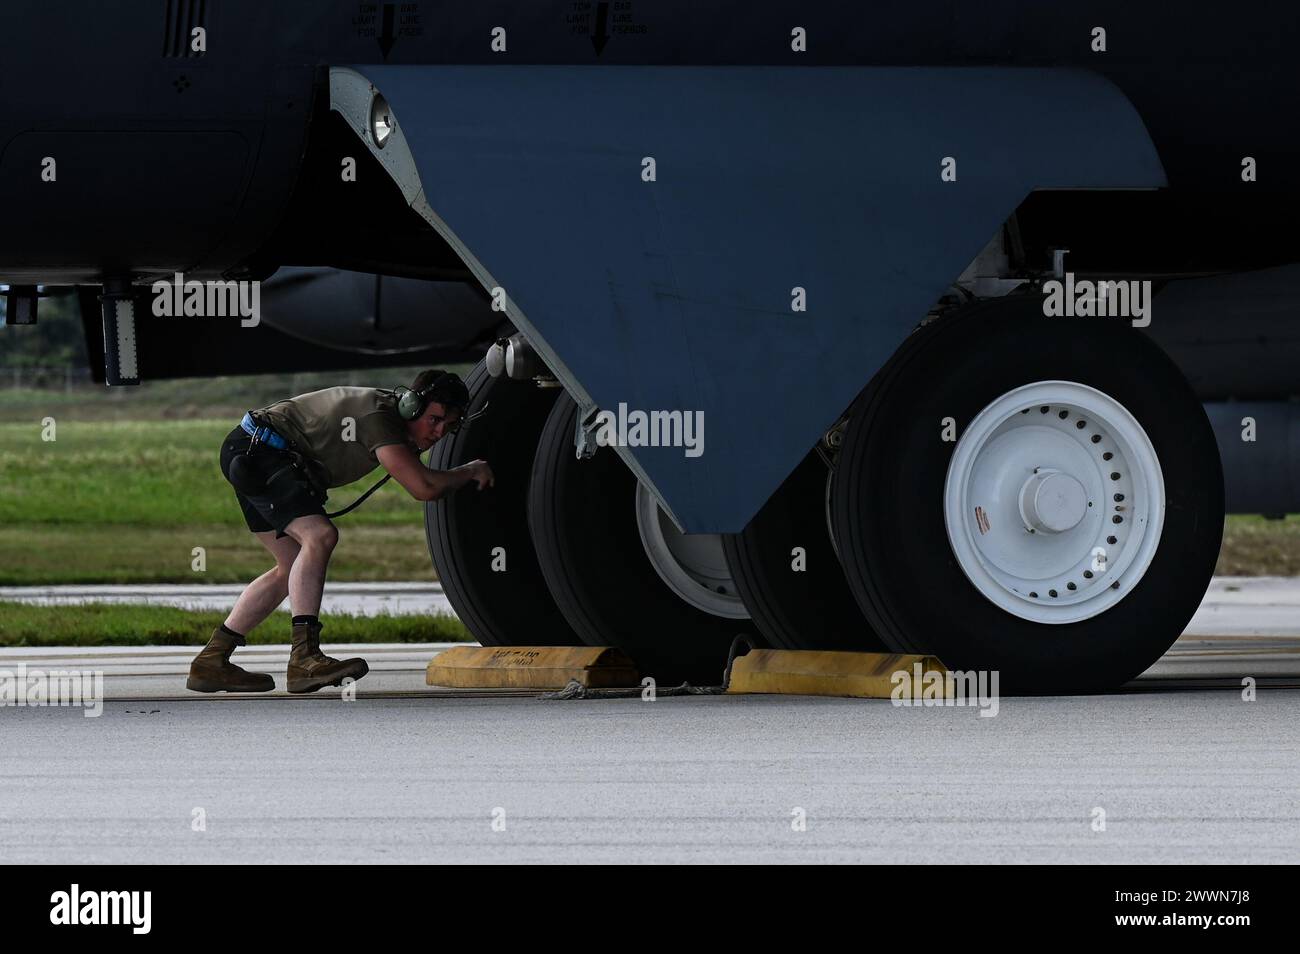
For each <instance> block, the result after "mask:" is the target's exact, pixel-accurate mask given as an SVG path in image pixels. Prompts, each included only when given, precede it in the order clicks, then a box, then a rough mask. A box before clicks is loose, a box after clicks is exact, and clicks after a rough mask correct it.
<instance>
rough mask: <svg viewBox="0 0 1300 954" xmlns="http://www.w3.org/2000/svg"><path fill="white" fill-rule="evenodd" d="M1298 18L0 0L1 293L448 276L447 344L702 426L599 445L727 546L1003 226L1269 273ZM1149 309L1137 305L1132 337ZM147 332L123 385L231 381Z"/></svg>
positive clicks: (1171, 270)
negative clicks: (682, 437)
mask: <svg viewBox="0 0 1300 954" xmlns="http://www.w3.org/2000/svg"><path fill="white" fill-rule="evenodd" d="M196 27H201V28H202V29H203V30H204V31H205V50H203V51H202V52H201V53H199V52H196V51H194V50H193V49H191V48H190V45H189V43H188V42H187V40H186V37H188V36H190V35H191V31H192V30H193V29H194V28H196ZM1097 27H1102V28H1104V29H1105V31H1106V50H1105V52H1099V51H1096V50H1094V49H1093V47H1094V44H1095V38H1094V29H1095V28H1097ZM1298 27H1300V12H1298V11H1297V9H1296V8H1295V6H1294V5H1292V4H1276V5H1271V4H1264V5H1252V7H1251V8H1250V15H1249V16H1243V15H1241V12H1240V11H1239V10H1235V9H1225V8H1221V7H1218V6H1215V5H1210V4H1193V5H1190V6H1188V5H1184V6H1182V7H1179V8H1178V10H1177V13H1176V16H1171V14H1170V13H1169V12H1168V11H1167V10H1166V9H1164V8H1160V7H1157V5H1155V4H1151V5H1149V6H1148V5H1141V7H1140V8H1138V9H1134V5H1133V4H1129V3H1119V2H1115V3H1091V4H1075V5H1070V6H1069V8H1068V9H1066V8H1063V7H1062V6H1061V5H1055V4H1040V3H1036V2H1030V0H1022V2H990V3H980V4H975V3H959V2H955V0H950V2H933V3H927V2H909V3H891V4H874V5H860V6H859V5H854V6H849V5H839V4H825V5H812V6H810V5H808V4H802V3H794V2H791V3H760V4H752V3H751V4H740V3H735V4H731V3H728V4H707V5H705V4H699V3H684V2H683V3H677V2H659V3H645V2H643V0H626V2H610V3H603V2H586V0H577V2H574V0H569V2H565V3H528V4H506V3H492V2H474V3H433V2H412V3H398V4H384V3H359V2H348V3H341V2H339V3H321V2H314V3H309V2H299V3H292V2H280V3H274V4H265V3H253V2H246V3H240V2H225V3H218V2H211V0H209V2H206V3H204V2H198V0H167V2H158V3H121V4H108V3H71V4H61V5H51V4H44V3H30V4H21V3H15V4H9V5H8V6H6V8H5V10H4V11H3V13H0V29H3V35H4V36H5V37H6V40H7V41H8V42H7V44H6V47H7V48H6V55H5V58H4V61H3V63H0V76H2V77H3V82H2V83H0V208H3V209H4V210H5V227H4V228H3V229H0V283H8V284H13V285H34V284H44V285H80V286H97V285H100V284H101V283H104V282H106V281H110V280H118V281H131V282H135V283H137V284H145V283H149V282H152V281H154V280H156V279H158V278H163V277H170V276H171V275H172V274H173V273H174V272H177V271H180V272H183V273H185V275H186V277H188V278H199V279H202V278H216V277H227V278H245V279H263V278H267V277H269V276H270V275H271V274H273V273H274V272H275V271H276V270H277V269H279V268H281V267H284V266H303V267H309V268H320V267H332V268H340V269H351V270H356V271H364V272H382V273H384V274H387V275H392V276H400V277H405V278H408V279H424V280H429V281H434V282H439V283H462V284H464V285H466V286H468V287H470V288H471V289H473V296H474V297H475V298H476V299H477V300H479V301H481V302H482V307H483V309H484V312H483V314H482V317H481V319H475V318H470V319H469V320H467V321H466V322H465V323H464V325H462V326H458V328H457V331H456V333H455V334H448V333H447V332H446V329H445V328H444V329H443V333H442V334H441V336H440V335H439V333H437V332H436V331H434V330H433V329H436V328H437V327H438V325H439V316H438V315H436V314H431V315H430V317H429V322H430V328H431V332H430V337H429V341H430V342H431V343H433V342H440V347H442V348H443V351H441V352H439V353H442V354H445V355H449V356H450V355H464V356H472V355H473V354H474V353H475V351H476V349H481V348H482V347H483V346H484V345H485V344H486V342H487V341H488V340H490V339H491V337H492V336H494V335H495V334H496V333H498V332H499V329H500V319H501V317H502V316H501V315H500V314H496V313H492V312H490V310H488V306H487V297H486V294H485V289H487V288H490V287H493V286H494V285H495V286H500V287H502V288H503V289H505V291H506V293H507V294H508V296H509V302H510V308H509V310H508V311H507V314H506V318H507V319H508V320H509V322H510V323H511V324H513V325H514V326H515V327H517V328H519V329H520V330H523V331H525V332H526V333H528V335H529V337H530V340H532V341H533V343H534V344H535V346H536V347H537V348H538V350H539V352H540V353H541V354H542V355H543V357H544V358H545V359H546V360H547V363H548V365H550V367H551V369H552V370H553V371H554V372H555V373H556V375H557V376H558V377H559V378H560V379H561V380H562V382H563V383H564V384H565V385H566V387H567V388H568V390H569V391H570V393H571V394H573V396H574V397H575V398H576V399H577V400H578V401H579V403H580V404H583V405H594V406H600V407H604V408H612V407H616V406H617V405H618V404H619V403H627V404H628V405H629V406H631V407H639V408H665V409H672V408H680V409H684V410H702V411H703V412H704V414H705V419H706V421H707V434H706V439H707V444H706V447H707V451H706V453H704V454H703V455H701V456H700V457H699V458H694V459H691V458H686V457H685V456H684V455H683V454H682V453H681V451H680V449H671V448H624V449H621V453H622V454H623V456H624V458H625V460H627V461H628V463H629V464H630V465H632V466H633V468H634V470H636V472H637V473H638V475H639V476H641V477H642V478H643V479H644V480H645V481H646V482H648V483H649V484H650V485H651V486H652V487H653V488H654V489H655V490H656V491H657V493H658V496H659V498H660V500H661V501H662V502H663V504H664V505H665V507H666V508H667V509H668V510H669V512H670V513H671V514H672V515H673V517H674V518H675V519H676V520H677V522H678V524H679V525H680V526H682V527H683V528H684V529H686V530H688V531H697V532H732V531H737V530H739V529H740V528H741V527H743V526H744V525H745V523H746V522H747V521H748V519H749V518H750V517H751V516H752V515H753V514H754V513H755V512H756V511H757V510H758V508H759V507H760V506H761V505H762V503H763V501H764V500H766V499H767V498H768V496H769V495H770V494H771V493H772V491H773V490H774V489H775V488H776V487H777V486H778V485H779V484H780V482H781V480H782V479H784V477H785V476H786V475H787V474H788V473H789V472H790V471H791V470H792V469H793V467H794V466H795V465H796V464H797V463H798V461H799V460H800V459H802V457H803V455H804V454H805V453H806V452H807V449H808V448H809V447H810V446H811V445H812V444H813V443H814V442H815V441H816V439H817V437H818V436H819V435H820V434H821V433H822V432H823V431H824V430H825V429H826V427H828V426H829V425H830V424H832V423H833V422H834V421H835V420H836V418H837V417H838V416H839V415H840V414H841V413H842V412H843V410H844V409H845V408H846V407H847V406H848V405H849V403H850V402H851V401H852V399H853V397H854V396H855V395H856V394H857V393H858V392H859V391H860V389H861V388H862V386H863V385H864V384H865V383H866V382H867V381H868V380H869V379H870V377H871V376H872V374H874V372H875V371H876V370H877V369H878V368H879V367H880V365H881V364H882V363H883V362H884V361H885V360H886V359H887V358H888V356H889V355H890V354H891V353H892V352H893V350H894V349H895V348H896V347H897V345H898V343H899V342H900V341H901V340H902V339H903V337H904V336H905V335H906V334H907V332H908V330H909V329H910V328H911V327H913V326H914V325H915V324H916V322H917V321H918V320H920V319H921V318H922V317H923V316H924V315H925V313H926V311H927V309H928V308H930V307H931V306H932V305H933V303H934V302H935V301H936V300H937V299H938V298H939V296H940V295H942V294H943V293H944V291H945V290H946V289H947V288H948V286H949V285H950V284H951V283H952V281H953V280H954V279H955V278H956V277H957V276H958V274H960V273H961V271H962V270H963V268H965V266H966V264H967V263H969V262H970V261H971V260H972V259H973V258H974V256H975V255H976V254H977V253H978V252H979V251H980V249H981V248H983V247H984V245H985V244H986V243H987V242H988V241H989V239H990V238H991V237H992V236H993V235H994V234H995V233H996V232H997V230H998V229H999V228H1000V227H1001V226H1002V224H1003V223H1004V222H1006V221H1007V220H1008V219H1010V218H1011V217H1012V216H1014V217H1015V221H1016V224H1017V231H1018V236H1019V244H1018V250H1017V261H1016V262H1015V263H1014V264H1015V266H1016V268H1017V272H1018V273H1020V274H1026V275H1033V274H1039V275H1042V274H1046V273H1047V271H1048V270H1049V269H1050V267H1051V258H1050V250H1052V249H1059V248H1065V249H1069V250H1070V252H1069V257H1068V258H1067V260H1066V261H1067V266H1068V267H1069V268H1071V269H1072V270H1073V271H1074V272H1076V273H1077V274H1080V275H1089V274H1091V275H1099V276H1105V277H1107V278H1122V277H1130V278H1147V279H1151V280H1153V281H1155V282H1156V283H1157V284H1158V287H1161V288H1166V287H1167V288H1173V287H1174V286H1175V285H1176V284H1177V283H1179V282H1187V281H1195V280H1199V279H1204V278H1207V277H1211V276H1217V275H1227V274H1238V273H1247V272H1252V271H1256V270H1264V269H1284V268H1285V267H1286V266H1289V265H1292V264H1295V263H1300V231H1298V230H1296V229H1294V228H1293V227H1292V222H1291V220H1292V218H1293V210H1294V209H1295V208H1296V207H1297V204H1296V198H1297V196H1296V194H1295V193H1296V186H1295V184H1294V182H1293V180H1292V176H1291V169H1292V167H1293V163H1294V162H1295V160H1296V159H1297V158H1298V157H1297V153H1300V133H1297V132H1296V130H1295V127H1294V124H1293V123H1291V122H1290V121H1289V120H1288V118H1287V115H1288V114H1287V113H1286V108H1287V106H1288V105H1289V104H1293V103H1295V102H1296V101H1297V96H1296V94H1297V93H1298V92H1300V67H1298V66H1297V65H1296V60H1295V57H1294V55H1293V51H1292V50H1291V46H1290V44H1291V43H1292V42H1293V40H1294V38H1295V37H1296V36H1297V35H1300V30H1298V29H1297V28H1298ZM498 29H500V30H502V31H504V43H505V47H504V49H503V50H500V49H494V48H493V42H494V39H497V38H499V37H500V35H499V34H498V35H495V36H494V31H495V30H498ZM796 29H801V30H803V31H804V34H805V35H806V49H805V50H803V51H796V50H795V49H793V48H792V46H793V44H792V31H794V30H796ZM498 45H499V44H498ZM332 67H348V68H350V69H351V70H352V71H354V72H355V73H356V74H359V75H360V76H362V77H364V78H365V79H366V80H368V81H369V82H370V83H372V84H373V85H374V87H375V88H376V89H377V90H378V91H379V92H381V93H382V94H383V95H384V96H385V97H386V98H387V99H388V101H389V103H390V104H391V105H392V108H393V114H394V116H395V118H396V121H397V124H398V128H399V129H400V130H401V131H402V133H403V135H404V137H405V140H406V143H407V144H408V145H409V147H410V150H411V154H412V155H413V157H414V160H415V164H416V167H417V169H418V174H419V181H420V183H421V185H422V187H423V190H424V196H425V198H426V199H427V200H428V204H429V207H430V208H431V209H432V211H433V213H434V214H435V215H436V216H437V219H438V220H437V221H436V222H435V221H430V220H429V219H428V218H422V217H421V216H420V215H419V214H417V211H415V210H413V209H412V208H411V206H410V205H409V204H408V203H407V201H405V200H404V198H403V196H402V194H401V192H400V191H399V189H398V187H397V185H396V184H395V183H394V181H393V180H392V179H391V178H390V177H389V175H388V174H387V172H386V171H385V170H384V168H383V167H382V166H381V165H380V163H379V161H378V158H377V155H376V150H375V149H374V148H373V146H371V145H367V144H366V143H365V142H363V141H361V140H360V139H358V137H357V136H356V134H355V133H354V132H353V130H351V129H349V128H348V127H347V125H346V124H345V123H344V122H343V121H342V119H341V117H340V115H339V113H338V112H337V111H334V110H331V108H330V107H331V102H330V87H329V70H330V68H332ZM665 67H672V69H665ZM344 156H351V157H354V158H355V159H356V160H357V163H358V172H359V175H358V180H357V182H356V183H348V184H344V183H342V182H340V179H339V176H338V168H339V162H340V160H341V158H342V157H344ZM647 156H652V157H654V158H655V160H656V163H657V177H656V179H655V181H653V182H646V181H645V180H643V179H642V178H641V175H640V173H641V170H642V160H643V158H644V157H647ZM46 157H53V158H54V159H55V160H56V161H57V178H56V179H55V180H54V181H45V180H44V179H43V178H42V169H43V162H44V160H45V159H46ZM945 157H955V159H956V162H957V168H958V177H957V180H956V181H954V182H947V181H943V180H941V178H940V163H941V160H942V159H944V158H945ZM1245 157H1250V158H1251V159H1253V160H1254V163H1255V165H1256V168H1257V169H1258V174H1257V177H1256V179H1255V181H1250V182H1247V181H1243V177H1242V174H1241V173H1242V162H1243V159H1244V158H1245ZM1165 283H1168V284H1167V285H1166V284H1165ZM795 286H799V287H802V288H805V289H806V290H807V297H808V310H807V311H806V312H798V313H795V312H792V311H791V307H790V302H791V290H792V288H794V287H795ZM1252 287H1253V286H1252V283H1251V282H1250V281H1249V280H1246V281H1242V282H1241V283H1240V284H1239V285H1238V286H1237V294H1238V295H1239V296H1240V297H1239V300H1240V301H1241V302H1243V303H1246V304H1247V305H1248V303H1249V301H1250V298H1251V296H1252V294H1253V292H1252ZM1275 293H1276V288H1275V283H1274V285H1273V286H1270V291H1269V292H1268V294H1269V295H1275ZM1270 300H1272V299H1270ZM467 301H470V300H469V299H467ZM466 309H467V313H468V314H470V315H472V311H473V305H472V302H471V303H469V304H467V306H466ZM1247 311H1249V308H1247ZM1178 315H1179V311H1178V310H1177V309H1174V308H1172V307H1171V309H1170V311H1169V312H1168V313H1165V312H1163V311H1162V310H1161V299H1160V298H1159V297H1158V298H1157V304H1156V311H1155V316H1156V317H1155V327H1153V328H1152V329H1150V331H1151V333H1152V334H1155V335H1157V337H1159V335H1160V334H1164V333H1167V332H1168V330H1169V329H1171V328H1172V327H1174V326H1175V325H1176V323H1177V322H1178V320H1179V319H1178ZM152 325H153V321H152V320H151V319H148V318H145V319H143V320H142V322H141V327H140V340H141V347H142V352H141V364H142V366H143V368H144V374H145V376H146V377H148V376H152V377H165V376H169V375H171V374H196V373H218V372H230V371H234V370H238V369H239V368H240V363H239V362H240V354H241V351H243V350H245V349H244V348H242V347H240V345H239V344H235V343H234V342H239V341H240V340H241V339H239V338H237V337H233V336H237V335H239V334H240V332H239V331H238V330H237V329H235V328H231V329H230V331H229V335H230V336H232V337H231V338H230V340H231V341H232V344H231V345H230V346H229V347H227V348H221V347H216V346H212V347H207V346H205V347H203V348H201V349H197V348H196V349H194V350H195V351H196V352H197V353H196V354H191V355H188V356H186V357H183V358H181V357H177V356H176V354H177V353H176V345H177V343H178V340H180V339H178V338H177V335H178V334H181V333H180V332H178V331H177V330H176V328H175V326H174V325H173V326H172V327H170V328H168V329H167V330H166V331H165V332H163V331H159V332H158V333H157V334H151V327H152ZM206 334H209V335H210V336H212V337H214V338H215V337H219V335H218V334H217V333H216V332H214V331H212V330H211V329H209V331H208V332H206ZM291 334H292V333H291ZM299 336H301V337H306V338H308V339H310V337H311V336H310V334H305V335H294V336H293V337H285V338H284V340H283V341H279V340H277V342H276V345H275V348H283V350H284V354H285V356H286V363H288V364H292V361H293V357H292V352H293V344H292V342H293V340H294V337H299ZM182 337H183V335H182ZM318 339H319V336H318ZM162 341H166V342H167V344H166V346H165V347H164V346H162V345H161V344H160V342H162ZM314 344H316V345H317V346H321V345H322V341H321V340H317V341H315V342H314ZM353 344H354V345H355V346H356V350H357V351H361V352H367V353H371V354H372V356H373V354H374V353H377V352H384V351H385V350H389V351H391V352H393V354H394V355H397V354H400V353H401V352H402V351H403V346H402V345H400V344H394V345H393V346H392V347H391V348H387V349H386V348H385V345H384V342H383V340H382V337H379V338H376V337H374V336H371V338H370V339H368V340H367V343H366V344H365V345H364V346H362V345H360V344H357V343H356V342H354V343H353ZM267 350H274V349H267ZM265 353H266V352H265V351H263V354H265ZM407 355H408V357H409V352H407ZM394 360H397V359H396V357H394ZM1292 366H1294V365H1292ZM1276 376H1277V377H1280V378H1282V380H1281V381H1280V382H1279V383H1280V385H1281V389H1280V390H1279V391H1275V392H1273V393H1272V394H1271V396H1273V397H1278V396H1283V395H1285V394H1291V393H1295V392H1296V391H1300V388H1297V387H1293V386H1291V380H1293V379H1289V380H1288V379H1287V377H1286V375H1285V373H1284V372H1283V373H1280V374H1279V375H1276ZM774 391H775V393H779V394H781V395H783V398H782V400H779V401H773V399H772V395H773V393H774ZM1227 396H1232V395H1227Z"/></svg>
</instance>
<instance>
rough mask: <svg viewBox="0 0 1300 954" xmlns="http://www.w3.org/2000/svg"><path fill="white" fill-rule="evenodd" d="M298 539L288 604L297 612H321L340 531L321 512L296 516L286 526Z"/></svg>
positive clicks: (309, 614) (299, 614) (290, 572)
mask: <svg viewBox="0 0 1300 954" xmlns="http://www.w3.org/2000/svg"><path fill="white" fill-rule="evenodd" d="M284 532H285V533H287V534H288V535H289V536H290V537H292V538H293V539H294V540H295V541H297V543H298V546H299V552H298V555H297V557H296V558H295V559H294V561H293V567H292V568H291V569H290V570H289V607H290V609H292V610H293V615H294V616H318V615H319V614H320V603H321V594H322V593H323V592H324V590H325V573H326V571H327V570H328V569H329V563H330V556H331V555H332V554H333V553H334V547H335V545H336V544H337V543H338V542H339V532H338V529H337V528H336V527H335V526H334V524H332V523H330V521H329V518H327V517H322V516H321V515H320V514H311V515H309V516H306V517H297V518H295V519H294V520H293V521H291V522H290V523H289V525H288V526H287V527H285V528H284Z"/></svg>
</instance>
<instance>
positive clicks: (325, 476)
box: [253, 387, 419, 487]
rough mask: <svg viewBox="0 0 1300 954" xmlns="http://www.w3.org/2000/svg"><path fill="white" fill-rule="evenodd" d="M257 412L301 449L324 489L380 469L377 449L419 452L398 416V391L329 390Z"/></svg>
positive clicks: (358, 478) (374, 389) (256, 413)
mask: <svg viewBox="0 0 1300 954" xmlns="http://www.w3.org/2000/svg"><path fill="white" fill-rule="evenodd" d="M253 414H254V415H255V416H256V417H257V418H258V419H260V420H262V421H264V422H265V423H267V424H269V425H270V426H271V427H273V428H274V429H275V430H276V431H277V432H279V433H280V434H281V435H283V436H284V437H286V438H288V439H289V440H291V441H293V442H294V443H295V444H296V445H297V448H296V449H297V450H298V451H299V452H300V453H302V454H303V455H304V456H305V457H307V458H309V459H310V460H311V461H312V465H311V469H312V473H313V479H315V480H317V482H319V483H320V484H321V486H323V487H342V486H343V485H344V484H350V483H352V481H354V480H360V479H361V478H362V477H364V476H366V474H368V473H370V472H371V471H372V470H374V469H375V468H376V467H378V466H379V459H378V458H377V457H376V456H375V450H376V449H377V448H380V447H383V446H384V445H385V444H407V445H409V446H410V447H411V450H413V451H415V452H416V453H417V454H418V453H419V450H418V448H417V447H416V446H415V445H414V444H412V443H411V440H410V438H409V437H408V436H407V433H406V422H405V421H403V420H402V419H401V418H400V417H398V416H397V402H396V400H395V399H394V397H393V392H392V391H388V390H384V389H381V388H354V387H338V388H325V389H324V390H323V391H312V392H310V393H308V394H300V395H298V396H297V397H294V398H289V399H288V400H284V401H277V402H276V403H274V404H271V405H269V406H267V407H264V408H261V409H260V410H256V411H254V412H253ZM349 418H350V419H351V423H350V422H349V420H348V419H349ZM348 437H350V438H351V439H350V440H347V439H345V438H348Z"/></svg>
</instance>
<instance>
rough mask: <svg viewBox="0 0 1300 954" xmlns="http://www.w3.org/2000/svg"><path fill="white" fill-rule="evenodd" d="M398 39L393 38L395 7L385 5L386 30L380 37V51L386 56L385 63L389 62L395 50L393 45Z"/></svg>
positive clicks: (388, 4) (389, 4)
mask: <svg viewBox="0 0 1300 954" xmlns="http://www.w3.org/2000/svg"><path fill="white" fill-rule="evenodd" d="M396 42H397V38H396V37H395V36H393V5H392V4H391V3H385V4H384V29H383V32H382V33H381V34H380V35H379V51H380V52H381V53H383V54H384V62H388V54H389V53H391V52H392V50H393V44H394V43H396Z"/></svg>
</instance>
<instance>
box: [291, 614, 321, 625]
mask: <svg viewBox="0 0 1300 954" xmlns="http://www.w3.org/2000/svg"><path fill="white" fill-rule="evenodd" d="M303 623H308V624H310V625H312V626H318V625H320V620H319V619H317V618H316V617H315V616H295V617H294V618H293V625H294V626H300V625H301V624H303Z"/></svg>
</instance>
